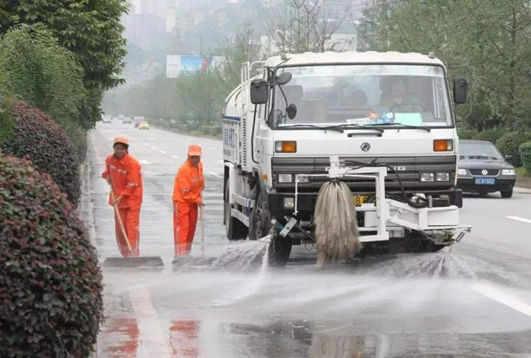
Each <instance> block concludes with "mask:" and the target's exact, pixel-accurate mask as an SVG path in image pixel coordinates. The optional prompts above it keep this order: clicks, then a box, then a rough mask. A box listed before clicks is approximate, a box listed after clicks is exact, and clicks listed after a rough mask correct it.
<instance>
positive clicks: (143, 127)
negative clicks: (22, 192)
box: [138, 122, 149, 129]
mask: <svg viewBox="0 0 531 358" xmlns="http://www.w3.org/2000/svg"><path fill="white" fill-rule="evenodd" d="M138 129H149V123H148V122H140V124H139V125H138Z"/></svg>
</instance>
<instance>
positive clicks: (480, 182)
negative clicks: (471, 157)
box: [476, 178, 496, 185]
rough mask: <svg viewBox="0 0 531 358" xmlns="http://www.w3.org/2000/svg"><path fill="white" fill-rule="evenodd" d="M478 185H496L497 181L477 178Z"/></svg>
mask: <svg viewBox="0 0 531 358" xmlns="http://www.w3.org/2000/svg"><path fill="white" fill-rule="evenodd" d="M476 184H480V185H494V184H496V179H495V178H476Z"/></svg>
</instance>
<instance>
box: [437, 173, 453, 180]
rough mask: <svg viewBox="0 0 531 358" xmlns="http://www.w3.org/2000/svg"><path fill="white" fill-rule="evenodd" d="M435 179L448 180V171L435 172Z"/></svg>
mask: <svg viewBox="0 0 531 358" xmlns="http://www.w3.org/2000/svg"><path fill="white" fill-rule="evenodd" d="M435 181H450V173H437V174H436V175H435Z"/></svg>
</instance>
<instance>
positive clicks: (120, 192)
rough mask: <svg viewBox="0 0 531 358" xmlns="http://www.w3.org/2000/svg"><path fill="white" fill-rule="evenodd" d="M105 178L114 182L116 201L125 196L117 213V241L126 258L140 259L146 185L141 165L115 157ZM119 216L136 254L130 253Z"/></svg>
mask: <svg viewBox="0 0 531 358" xmlns="http://www.w3.org/2000/svg"><path fill="white" fill-rule="evenodd" d="M102 177H103V179H105V180H109V178H110V181H111V184H112V188H111V190H113V192H114V198H115V199H116V198H118V197H119V196H121V197H122V199H121V200H120V202H119V203H118V212H119V213H116V212H115V213H114V214H115V220H114V221H115V230H116V241H117V243H118V248H119V249H120V252H121V254H122V256H124V257H128V256H138V255H139V254H140V252H139V249H138V245H139V242H140V233H139V231H138V228H139V225H140V206H141V205H142V195H143V191H144V189H143V185H142V174H141V167H140V163H139V162H138V161H137V160H136V159H135V158H134V157H132V156H130V155H129V154H126V155H125V156H124V157H123V158H122V159H118V158H117V157H116V156H115V155H114V154H111V155H109V156H108V157H107V159H105V171H104V172H103V174H102ZM109 205H111V206H113V200H112V195H109ZM117 214H119V215H120V217H121V219H122V222H123V224H124V227H125V232H126V234H127V238H128V239H129V245H131V249H132V252H129V249H128V247H127V243H126V241H125V240H126V239H125V237H124V235H123V234H122V229H121V227H120V223H119V222H118V218H117V217H116V215H117Z"/></svg>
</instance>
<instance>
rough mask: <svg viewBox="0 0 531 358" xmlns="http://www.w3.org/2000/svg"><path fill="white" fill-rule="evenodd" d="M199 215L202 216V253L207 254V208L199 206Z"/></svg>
mask: <svg viewBox="0 0 531 358" xmlns="http://www.w3.org/2000/svg"><path fill="white" fill-rule="evenodd" d="M199 210H200V211H199V216H201V255H203V256H204V255H205V209H204V207H203V206H200V207H199Z"/></svg>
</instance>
